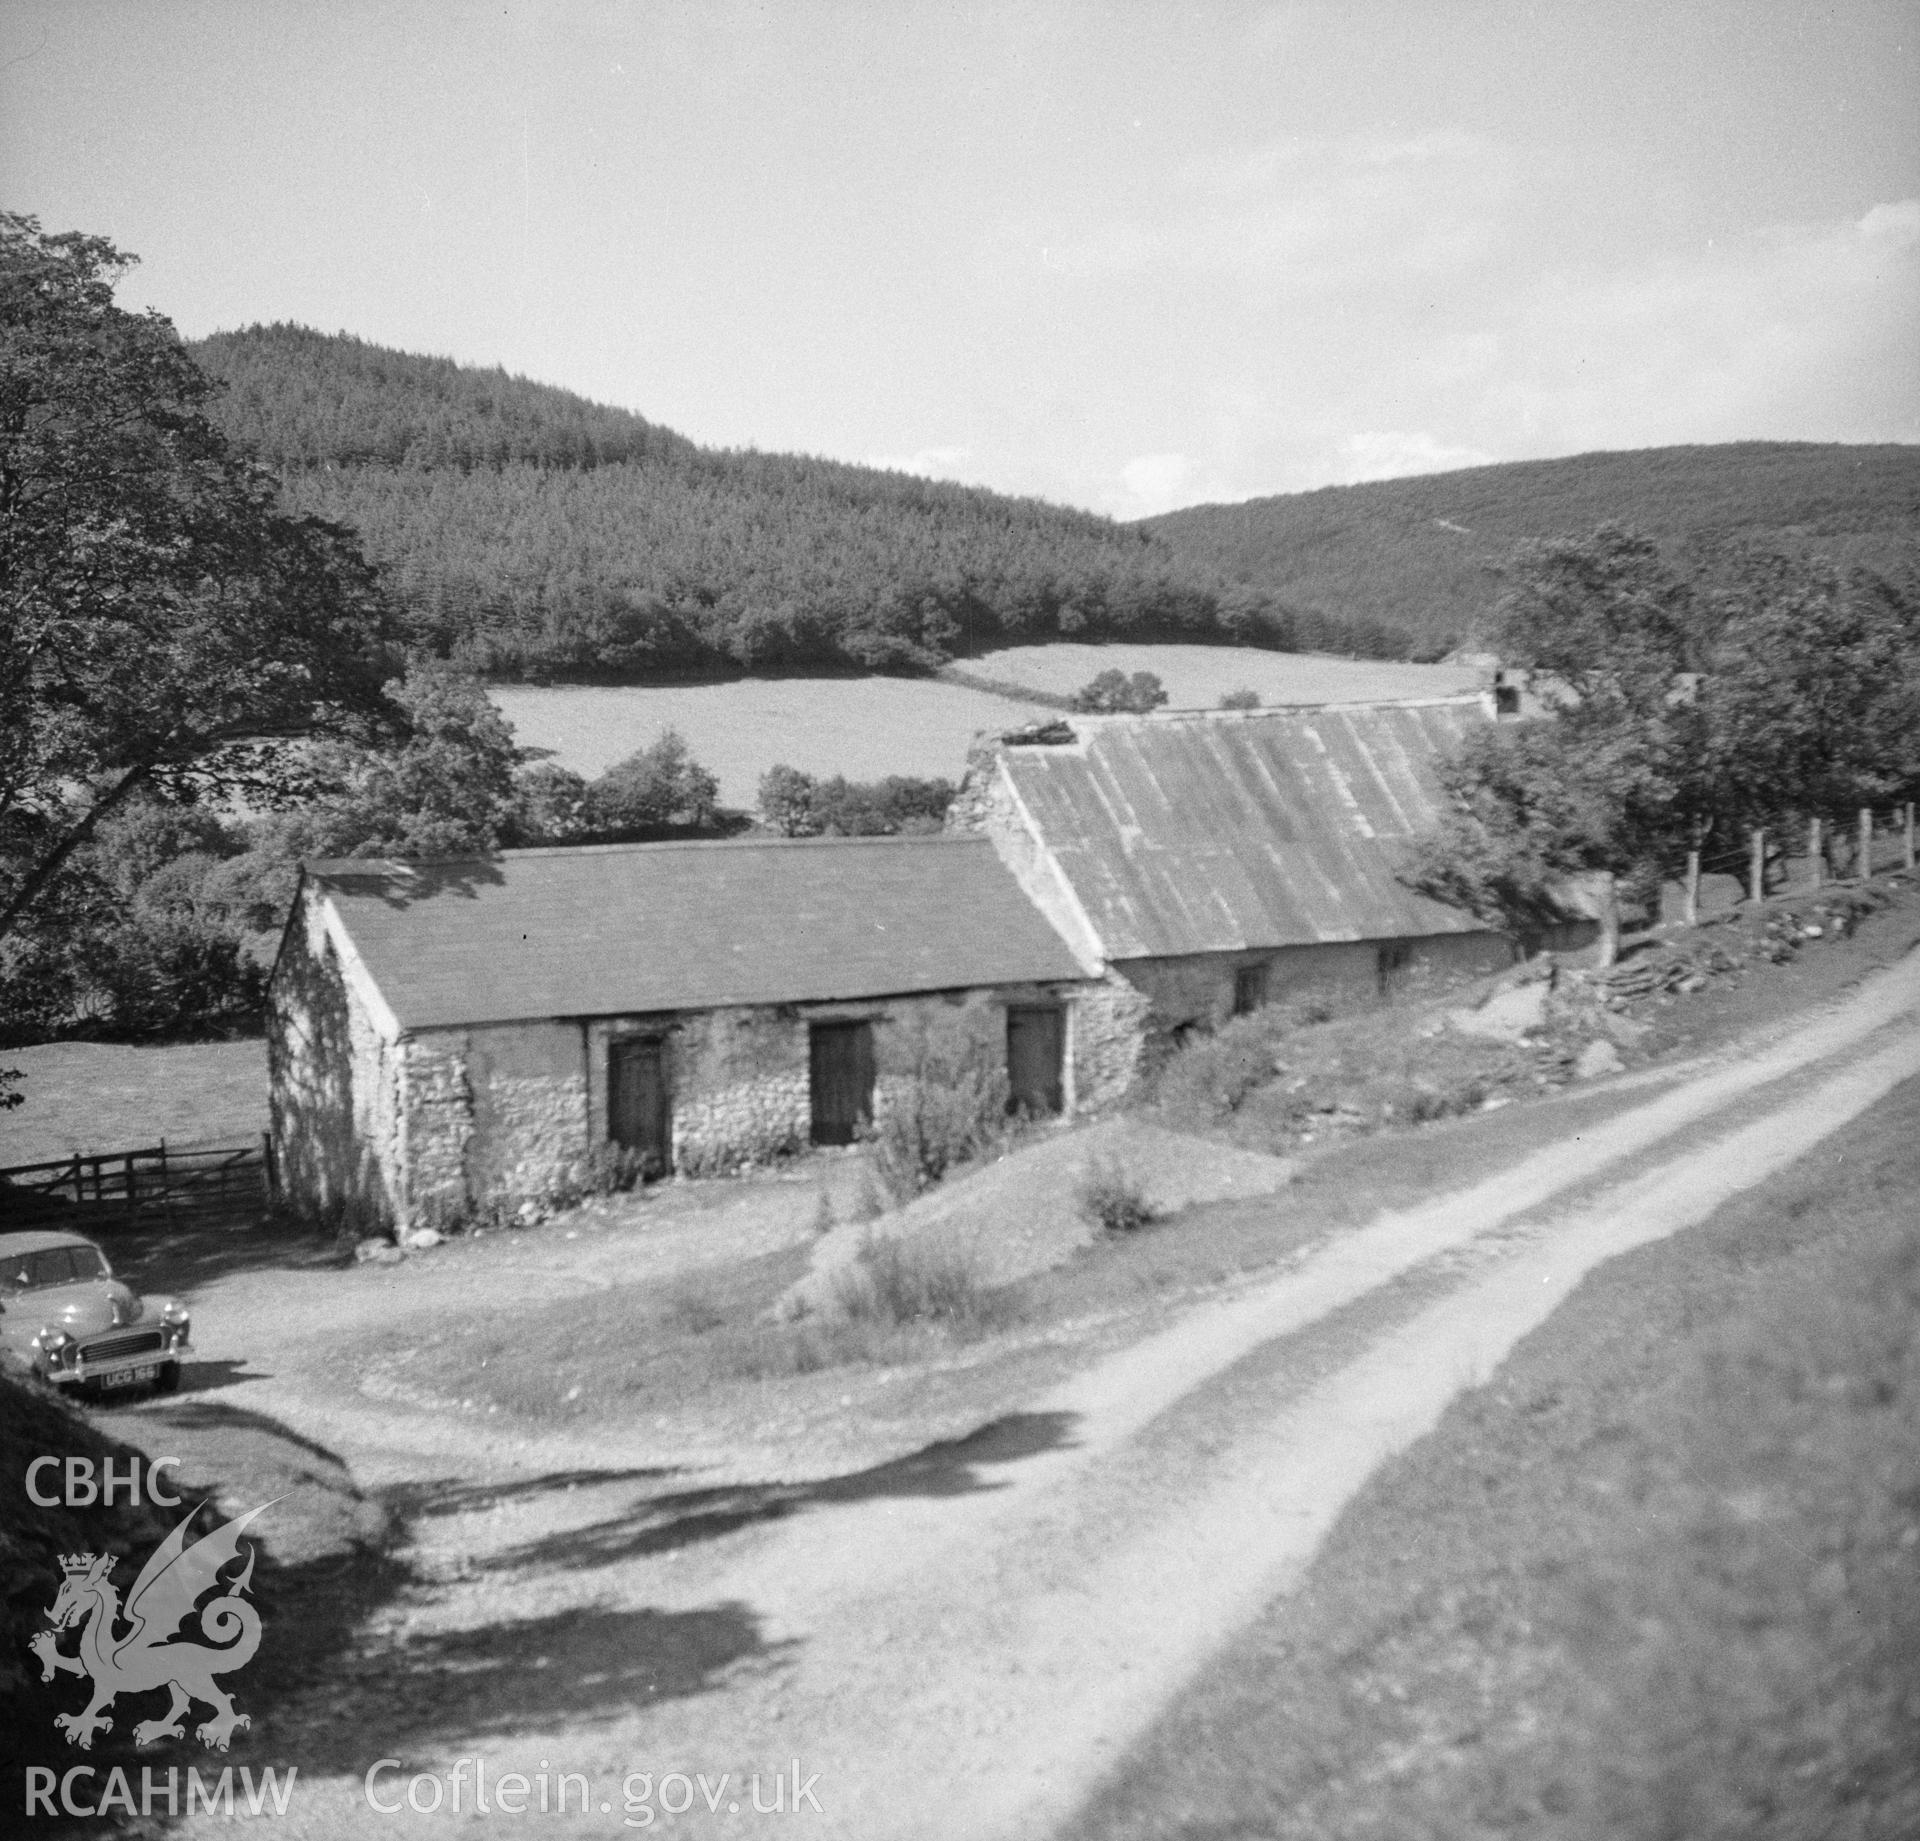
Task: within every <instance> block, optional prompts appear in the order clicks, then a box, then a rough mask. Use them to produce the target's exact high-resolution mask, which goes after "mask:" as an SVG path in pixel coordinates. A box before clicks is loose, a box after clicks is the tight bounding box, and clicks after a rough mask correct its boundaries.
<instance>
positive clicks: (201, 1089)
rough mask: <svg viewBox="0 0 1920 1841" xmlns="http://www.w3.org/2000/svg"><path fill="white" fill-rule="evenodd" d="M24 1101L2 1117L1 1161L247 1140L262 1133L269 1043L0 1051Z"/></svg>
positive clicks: (71, 1045)
mask: <svg viewBox="0 0 1920 1841" xmlns="http://www.w3.org/2000/svg"><path fill="white" fill-rule="evenodd" d="M0 1066H5V1067H10V1068H18V1069H20V1071H21V1072H22V1073H24V1074H25V1075H26V1077H27V1078H26V1081H25V1084H24V1086H23V1087H22V1091H23V1092H24V1093H25V1094H26V1103H25V1104H24V1105H23V1106H20V1107H19V1108H17V1109H16V1110H15V1111H12V1112H5V1113H0V1166H4V1165H8V1164H16V1163H41V1162H50V1161H51V1160H52V1159H54V1158H56V1157H65V1156H67V1155H69V1154H70V1153H72V1152H74V1151H87V1152H100V1151H120V1150H138V1149H142V1148H144V1147H145V1146H147V1145H151V1144H158V1143H159V1142H160V1140H161V1139H162V1138H164V1139H165V1140H166V1141H167V1143H168V1144H169V1145H172V1146H174V1147H175V1148H177V1149H180V1150H187V1149H190V1148H191V1147H193V1146H195V1145H213V1144H247V1143H251V1142H252V1141H254V1140H255V1139H257V1138H258V1137H259V1136H260V1134H261V1133H262V1132H263V1131H265V1130H266V1129H267V1045H266V1043H265V1042H262V1041H257V1040H256V1041H247V1042H181V1043H170V1044H164V1045H155V1046H149V1045H147V1044H128V1043H120V1042H45V1043H41V1044H39V1045H38V1046H36V1047H33V1048H8V1049H0Z"/></svg>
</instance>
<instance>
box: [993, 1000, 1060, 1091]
mask: <svg viewBox="0 0 1920 1841" xmlns="http://www.w3.org/2000/svg"><path fill="white" fill-rule="evenodd" d="M1065 1049H1066V1014H1065V1012H1064V1011H1062V1010H1061V1009H1060V1008H1059V1006H1058V1005H1056V1004H1013V1005H1010V1006H1009V1007H1008V1009H1007V1103H1008V1105H1009V1106H1011V1107H1012V1108H1013V1110H1014V1111H1016V1112H1030V1113H1033V1114H1035V1115H1036V1116H1039V1115H1043V1114H1047V1113H1054V1112H1058V1111H1059V1110H1060V1109H1061V1107H1062V1106H1063V1105H1064V1104H1065V1103H1066V1096H1065V1093H1064V1091H1063V1089H1062V1084H1061V1066H1062V1063H1063V1061H1064V1058H1065Z"/></svg>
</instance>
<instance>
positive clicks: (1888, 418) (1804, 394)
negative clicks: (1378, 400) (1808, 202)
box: [1481, 199, 1920, 452]
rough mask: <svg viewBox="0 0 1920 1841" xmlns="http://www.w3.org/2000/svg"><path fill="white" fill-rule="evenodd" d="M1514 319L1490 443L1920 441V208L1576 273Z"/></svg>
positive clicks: (1497, 376) (1875, 211) (1489, 412)
mask: <svg viewBox="0 0 1920 1841" xmlns="http://www.w3.org/2000/svg"><path fill="white" fill-rule="evenodd" d="M1503 317H1504V319H1505V325H1504V326H1503V327H1502V328H1501V329H1500V337H1499V354H1498V358H1497V360H1496V363H1495V367H1494V372H1493V375H1492V376H1491V377H1490V378H1489V379H1488V381H1487V383H1486V386H1485V394H1484V399H1483V403H1482V410H1481V414H1482V425H1483V427H1484V428H1485V429H1486V430H1487V431H1488V432H1487V433H1485V434H1483V435H1482V437H1481V438H1482V439H1488V440H1492V441H1494V442H1496V443H1498V444H1499V445H1501V446H1502V447H1503V449H1505V450H1506V451H1511V448H1512V445H1513V444H1514V443H1523V444H1527V445H1528V446H1530V447H1531V449H1532V450H1533V451H1547V452H1566V451H1570V450H1571V449H1574V448H1579V447H1604V446H1615V447H1619V446H1641V445H1652V444H1658V443H1664V442H1673V441H1726V440H1733V439H1737V438H1740V437H1743V436H1751V437H1763V436H1770V437H1799V438H1802V439H1808V440H1875V439H1878V440H1907V441H1911V440H1913V439H1915V438H1916V437H1920V200H1913V199H1903V200H1900V201H1898V202H1896V203H1891V204H1880V205H1875V206H1874V207H1873V208H1872V209H1871V210H1869V211H1867V212H1866V213H1865V214H1864V215H1863V216H1861V217H1860V218H1858V219H1853V220H1848V221H1845V222H1841V223H1837V224H1824V225H1818V224H1816V225H1804V224H1803V225H1781V226H1775V227H1772V228H1770V229H1768V230H1765V231H1762V232H1757V233H1754V234H1752V235H1749V236H1745V237H1740V238H1736V239H1729V240H1726V241H1721V242H1716V243H1712V244H1708V245H1707V246H1705V247H1703V248H1700V249H1697V250H1693V251H1689V252H1685V253H1683V254H1679V255H1670V256H1666V257H1662V258H1659V259H1656V260H1654V261H1651V262H1649V263H1647V264H1645V265H1643V266H1641V267H1638V268H1635V269H1630V270H1627V271H1625V272H1620V273H1614V274H1610V275H1608V274H1593V273H1586V272H1581V271H1575V270H1563V271H1560V272H1556V273H1553V274H1550V275H1546V276H1543V277H1541V278H1540V279H1539V281H1538V282H1536V283H1535V284H1534V285H1533V286H1532V287H1531V288H1530V289H1528V290H1526V291H1525V292H1524V293H1522V294H1521V295H1520V296H1519V297H1518V298H1517V299H1516V300H1515V301H1514V302H1513V303H1512V305H1511V306H1510V308H1509V309H1508V311H1507V313H1506V314H1505V315H1504V316H1503Z"/></svg>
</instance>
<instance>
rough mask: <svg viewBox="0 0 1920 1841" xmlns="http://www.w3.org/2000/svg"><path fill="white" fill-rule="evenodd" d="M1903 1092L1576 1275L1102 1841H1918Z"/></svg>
mask: <svg viewBox="0 0 1920 1841" xmlns="http://www.w3.org/2000/svg"><path fill="white" fill-rule="evenodd" d="M1917 1186H1920V1084H1916V1083H1910V1084H1909V1085H1908V1086H1907V1087H1906V1088H1904V1089H1902V1090H1901V1091H1900V1092H1899V1093H1897V1094H1895V1095H1893V1096H1891V1097H1890V1098H1889V1099H1888V1100H1887V1101H1885V1102H1883V1103H1882V1104H1881V1105H1880V1106H1878V1107H1877V1108H1875V1109H1874V1110H1873V1111H1872V1112H1870V1113H1868V1114H1867V1115H1865V1116H1864V1117H1863V1118H1861V1119H1860V1120H1858V1121H1856V1122H1855V1123H1854V1125H1853V1126H1851V1127H1850V1128H1849V1129H1848V1130H1847V1131H1845V1132H1843V1133H1840V1134H1838V1135H1836V1137H1835V1138H1834V1139H1833V1140H1832V1141H1831V1142H1830V1144H1829V1145H1828V1146H1826V1147H1823V1149H1822V1151H1821V1152H1820V1153H1819V1154H1817V1155H1816V1156H1814V1157H1810V1158H1808V1159H1806V1160H1804V1161H1803V1162H1802V1163H1801V1164H1799V1165H1797V1166H1796V1167H1795V1168H1794V1169H1793V1170H1792V1171H1791V1172H1790V1173H1789V1174H1788V1175H1787V1176H1786V1177H1785V1178H1784V1179H1782V1180H1781V1181H1779V1182H1778V1183H1776V1184H1775V1185H1774V1186H1773V1188H1772V1189H1771V1190H1770V1191H1769V1192H1767V1193H1765V1194H1758V1195H1753V1196H1749V1197H1746V1198H1743V1199H1742V1200H1741V1201H1739V1202H1737V1203H1735V1204H1731V1205H1729V1206H1728V1207H1727V1208H1725V1209H1723V1210H1721V1211H1720V1212H1719V1213H1718V1214H1717V1215H1716V1216H1715V1217H1714V1218H1713V1219H1712V1220H1711V1221H1710V1222H1707V1223H1705V1224H1703V1225H1702V1226H1701V1227H1699V1228H1697V1229H1694V1230H1692V1231H1690V1232H1688V1233H1686V1234H1683V1235H1681V1236H1678V1237H1677V1238H1676V1239H1674V1240H1672V1241H1668V1242H1665V1243H1662V1244H1661V1245H1658V1246H1655V1247H1651V1248H1648V1249H1645V1250H1644V1251H1642V1252H1639V1253H1636V1254H1633V1255H1630V1256H1628V1257H1626V1258H1623V1259H1620V1260H1616V1261H1613V1262H1611V1263H1610V1264H1609V1265H1607V1266H1605V1267H1603V1268H1602V1269H1601V1270H1599V1271H1598V1272H1596V1273H1594V1274H1593V1275H1592V1276H1591V1277H1590V1278H1589V1279H1588V1280H1587V1281H1586V1283H1585V1284H1584V1285H1582V1286H1581V1287H1580V1289H1579V1290H1578V1291H1577V1292H1576V1293H1575V1295H1574V1297H1573V1298H1572V1299H1571V1300H1570V1301H1569V1302H1568V1304H1567V1305H1566V1306H1565V1307H1564V1308H1563V1309H1562V1310H1561V1311H1560V1312H1559V1313H1557V1314H1556V1316H1555V1317H1554V1318H1553V1320H1552V1321H1551V1322H1550V1323H1549V1324H1548V1325H1546V1326H1545V1327H1543V1328H1542V1329H1541V1330H1540V1331H1538V1332H1536V1333H1535V1334H1534V1335H1533V1336H1532V1337H1530V1338H1528V1340H1527V1341H1526V1342H1525V1343H1523V1344H1522V1345H1521V1347H1520V1348H1519V1349H1518V1350H1516V1352H1515V1354H1514V1356H1513V1357H1512V1359H1511V1360H1510V1361H1509V1362H1508V1363H1507V1364H1506V1366H1505V1367H1504V1368H1503V1369H1502V1370H1501V1372H1500V1374H1499V1375H1498V1376H1496V1377H1495V1379H1494V1381H1493V1382H1492V1383H1490V1384H1489V1385H1488V1386H1487V1387H1485V1388H1482V1389H1480V1390H1477V1391H1476V1392H1474V1393H1473V1394H1470V1395H1468V1396H1465V1397H1463V1398H1462V1399H1461V1400H1460V1401H1459V1402H1457V1403H1456V1404H1455V1406H1454V1407H1453V1408H1452V1409H1451V1410H1450V1411H1449V1413H1448V1414H1447V1416H1446V1417H1445V1419H1444V1420H1443V1421H1442V1423H1441V1425H1440V1427H1439V1428H1438V1429H1437V1430H1436V1432H1435V1433H1434V1434H1433V1435H1432V1436H1431V1437H1430V1438H1428V1439H1426V1440H1423V1441H1422V1442H1421V1443H1420V1444H1419V1445H1418V1446H1416V1447H1415V1448H1414V1449H1413V1450H1412V1451H1410V1452H1408V1453H1407V1454H1406V1455H1405V1456H1404V1457H1402V1458H1401V1459H1399V1460H1397V1461H1396V1462H1395V1463H1393V1464H1391V1465H1389V1466H1388V1467H1386V1468H1385V1469H1384V1470H1383V1471H1382V1472H1381V1474H1380V1475H1379V1476H1377V1477H1376V1478H1375V1479H1374V1481H1373V1482H1372V1483H1371V1484H1370V1485H1369V1486H1368V1488H1367V1489H1366V1490H1365V1491H1363V1492H1362V1494H1361V1496H1360V1497H1359V1498H1357V1499H1356V1501H1355V1502H1354V1504H1353V1505H1352V1507H1351V1508H1350V1509H1349V1511H1348V1513H1347V1515H1346V1516H1345V1517H1344V1518H1343V1519H1342V1521H1341V1523H1340V1525H1339V1526H1338V1527H1337V1528H1336V1530H1335V1532H1334V1534H1333V1535H1332V1537H1331V1538H1330V1540H1329V1542H1328V1545H1327V1547H1326V1548H1325V1550H1324V1551H1323V1552H1322V1554H1321V1556H1320V1558H1319V1559H1318V1561H1317V1562H1316V1564H1315V1565H1314V1567H1313V1569H1312V1570H1311V1572H1310V1574H1309V1575H1308V1577H1307V1579H1306V1580H1305V1581H1304V1583H1303V1585H1302V1587H1301V1589H1300V1590H1299V1591H1298V1592H1297V1593H1295V1594H1294V1595H1292V1596H1291V1597H1289V1598H1287V1599H1285V1600H1283V1601H1281V1602H1279V1603H1277V1604H1276V1605H1275V1606H1274V1607H1272V1608H1271V1609H1270V1611H1269V1612H1268V1613H1267V1614H1266V1615H1265V1616H1264V1617H1263V1618H1262V1619H1261V1620H1260V1621H1259V1623H1257V1624H1256V1625H1255V1626H1254V1627H1253V1628H1252V1629H1250V1630H1249V1631H1247V1632H1246V1633H1245V1634H1244V1635H1243V1636H1242V1637H1241V1638H1240V1639H1239V1640H1238V1641H1236V1643H1235V1644H1234V1645H1233V1646H1232V1647H1231V1648H1230V1649H1229V1650H1228V1651H1227V1652H1225V1653H1224V1654H1223V1655H1222V1656H1221V1657H1219V1658H1218V1659H1217V1660H1216V1662H1215V1663H1214V1664H1213V1665H1212V1666H1211V1667H1210V1668H1209V1669H1208V1670H1207V1671H1206V1672H1205V1674H1203V1675H1202V1676H1201V1677H1200V1678H1199V1679H1198V1680H1197V1681H1196V1682H1195V1683H1194V1684H1193V1685H1192V1686H1191V1687H1190V1688H1189V1689H1188V1690H1187V1692H1186V1693H1185V1694H1184V1695H1183V1696H1182V1697H1181V1698H1180V1700H1179V1701H1178V1702H1176V1704H1175V1705H1174V1707H1173V1708H1172V1709H1170V1710H1169V1712H1168V1713H1167V1714H1166V1715H1165V1716H1164V1717H1163V1719H1162V1720H1161V1721H1160V1722H1159V1723H1158V1725H1157V1726H1156V1727H1155V1729H1154V1730H1153V1731H1152V1732H1151V1733H1150V1734H1149V1735H1148V1737H1147V1738H1146V1740H1145V1741H1144V1742H1143V1743H1142V1744H1141V1746H1140V1747H1139V1748H1138V1750H1137V1751H1136V1754H1135V1756H1134V1758H1133V1759H1132V1761H1131V1762H1130V1763H1129V1765H1128V1766H1126V1767H1125V1768H1124V1769H1123V1770H1121V1771H1120V1772H1119V1773H1117V1774H1116V1776H1115V1777H1114V1778H1113V1779H1112V1780H1111V1781H1110V1782H1109V1783H1108V1785H1107V1786H1106V1787H1105V1788H1104V1789H1103V1791H1102V1792H1101V1793H1100V1794H1099V1795H1098V1796H1097V1797H1096V1799H1095V1801H1094V1802H1093V1804H1092V1805H1091V1806H1090V1807H1089V1808H1088V1809H1087V1810H1086V1811H1084V1812H1083V1814H1082V1816H1081V1819H1080V1820H1079V1822H1078V1823H1077V1824H1076V1826H1075V1828H1074V1829H1073V1831H1072V1832H1073V1833H1074V1834H1076V1835H1078V1836H1080V1837H1082V1838H1084V1841H1090V1838H1092V1837H1102V1838H1109V1841H1110V1838H1115V1837H1122V1836H1146V1835H1152V1836H1155V1837H1165V1836H1182V1835H1185V1836H1195V1837H1197V1836H1201V1835H1206V1836H1218V1835H1226V1834H1242V1833H1248V1834H1253V1833H1257V1834H1260V1835H1263V1836H1275V1837H1301V1838H1303V1841H1304V1838H1305V1837H1313V1838H1314V1841H1321V1838H1322V1837H1327V1838H1331V1841H1341V1838H1344V1837H1356V1838H1357V1837H1362V1836H1365V1837H1375V1836H1394V1837H1399V1836H1423V1837H1433V1838H1435V1841H1441V1838H1444V1841H1468V1838H1469V1837H1474V1838H1477V1837H1483V1836H1494V1835H1508V1834H1515V1833H1522V1834H1526V1835H1528V1836H1538V1837H1551V1838H1554V1841H1559V1838H1562V1837H1564V1838H1566V1841H1572V1838H1573V1837H1587V1836H1600V1835H1606V1836H1624V1837H1646V1838H1647V1841H1655V1838H1656V1837H1658V1838H1661V1841H1665V1838H1668V1837H1673V1838H1675V1841H1677V1838H1679V1837H1686V1838H1687V1841H1696V1838H1698V1841H1707V1838H1709V1837H1722V1836H1724V1837H1733V1836H1741V1837H1748V1836H1776V1837H1781V1838H1782V1841H1784V1838H1786V1837H1799V1836H1812V1835H1821V1836H1847V1837H1854V1836H1857V1837H1861V1838H1862V1841H1865V1838H1866V1837H1870V1836H1888V1837H1891V1836H1894V1835H1910V1834H1915V1833H1920V1748H1916V1746H1915V1744H1914V1736H1913V1735H1914V1731H1915V1724H1916V1721H1920V1439H1916V1437H1915V1428H1916V1424H1920V1222H1916V1220H1915V1217H1914V1211H1913V1205H1912V1197H1913V1195H1914V1193H1915V1190H1916V1187H1917Z"/></svg>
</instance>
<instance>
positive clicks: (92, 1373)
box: [43, 1339, 193, 1388]
mask: <svg viewBox="0 0 1920 1841" xmlns="http://www.w3.org/2000/svg"><path fill="white" fill-rule="evenodd" d="M192 1352H193V1345H192V1343H191V1342H188V1341H186V1340H184V1339H183V1340H182V1341H180V1342H176V1343H168V1344H163V1345H162V1346H161V1347H160V1348H158V1349H138V1350H132V1351H129V1352H127V1353H124V1354H112V1355H100V1356H89V1355H88V1354H86V1353H85V1352H84V1351H83V1352H82V1354H81V1356H80V1359H79V1360H78V1361H77V1362H74V1363H71V1364H69V1365H67V1366H66V1367H62V1368H50V1369H45V1370H43V1372H44V1373H45V1374H46V1377H47V1379H48V1380H49V1381H51V1382H52V1383H53V1384H54V1386H56V1387H73V1388H80V1387H101V1388H116V1387H138V1386H139V1385H140V1384H141V1383H142V1382H145V1381H151V1380H154V1379H156V1378H157V1377H158V1375H159V1373H160V1371H161V1369H163V1368H166V1367H169V1366H171V1365H172V1364H173V1363H175V1362H178V1361H179V1360H180V1358H181V1357H182V1356H185V1355H190V1354H192Z"/></svg>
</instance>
